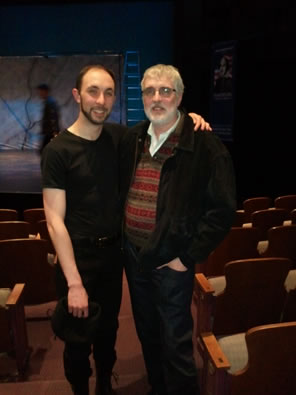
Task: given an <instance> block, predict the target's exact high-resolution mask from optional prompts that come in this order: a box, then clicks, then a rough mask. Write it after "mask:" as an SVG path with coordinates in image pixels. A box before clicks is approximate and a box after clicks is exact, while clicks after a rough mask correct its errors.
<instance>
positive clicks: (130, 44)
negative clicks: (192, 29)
mask: <svg viewBox="0 0 296 395" xmlns="http://www.w3.org/2000/svg"><path fill="white" fill-rule="evenodd" d="M172 32H173V1H158V2H147V1H137V2H133V1H126V2H119V1H106V2H88V1H86V2H82V1H81V2H75V1H74V2H69V1H61V2H56V1H51V2H48V1H25V0H23V1H13V0H12V1H10V2H6V3H5V4H4V5H2V2H1V5H0V56H7V55H8V56H9V55H36V54H46V53H49V54H94V53H97V52H101V51H107V52H108V51H112V52H121V53H124V52H125V51H126V50H128V49H136V50H139V51H140V52H141V68H142V70H144V69H145V68H147V67H148V66H150V65H152V64H154V63H156V62H164V63H171V62H172V61H173V59H172V57H173V41H172V39H171V37H172Z"/></svg>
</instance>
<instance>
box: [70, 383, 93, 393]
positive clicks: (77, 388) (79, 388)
mask: <svg viewBox="0 0 296 395" xmlns="http://www.w3.org/2000/svg"><path fill="white" fill-rule="evenodd" d="M71 387H72V391H73V395H89V388H88V382H87V383H85V384H78V385H76V384H75V385H74V384H71Z"/></svg>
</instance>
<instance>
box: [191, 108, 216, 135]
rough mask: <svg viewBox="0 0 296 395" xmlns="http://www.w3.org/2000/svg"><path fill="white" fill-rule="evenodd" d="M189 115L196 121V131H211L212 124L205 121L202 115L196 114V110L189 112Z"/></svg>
mask: <svg viewBox="0 0 296 395" xmlns="http://www.w3.org/2000/svg"><path fill="white" fill-rule="evenodd" d="M188 115H189V116H190V117H191V118H192V120H193V123H194V131H197V130H203V131H207V132H211V131H212V128H211V125H210V124H209V123H208V122H206V121H205V119H204V118H203V117H202V116H201V115H198V114H196V113H195V112H189V113H188Z"/></svg>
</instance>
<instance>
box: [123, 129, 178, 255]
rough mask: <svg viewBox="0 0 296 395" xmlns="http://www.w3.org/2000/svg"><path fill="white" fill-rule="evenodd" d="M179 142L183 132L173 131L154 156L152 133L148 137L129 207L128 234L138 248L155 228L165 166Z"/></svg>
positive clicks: (134, 181)
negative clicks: (150, 148)
mask: <svg viewBox="0 0 296 395" xmlns="http://www.w3.org/2000/svg"><path fill="white" fill-rule="evenodd" d="M178 142H179V135H178V134H177V133H175V132H173V133H172V134H171V135H170V136H169V137H168V138H167V140H166V141H165V142H164V143H163V145H162V146H161V147H160V148H159V150H158V151H157V152H156V154H155V155H154V156H153V157H152V156H151V154H150V152H149V145H150V136H149V135H147V137H146V140H145V144H144V150H143V152H142V155H141V160H140V162H139V163H138V166H137V168H136V171H135V175H134V179H133V183H132V185H131V188H130V190H129V193H128V198H127V205H126V210H125V233H126V236H127V238H128V240H129V241H130V242H131V243H133V244H134V245H136V246H137V247H143V246H144V245H145V243H146V241H147V239H148V238H149V236H150V234H151V233H152V232H153V230H154V227H155V221H156V206H157V194H158V186H159V181H160V174H161V169H162V166H163V164H164V162H165V161H166V159H167V158H169V157H170V156H171V155H172V153H173V150H174V148H175V146H176V145H177V144H178Z"/></svg>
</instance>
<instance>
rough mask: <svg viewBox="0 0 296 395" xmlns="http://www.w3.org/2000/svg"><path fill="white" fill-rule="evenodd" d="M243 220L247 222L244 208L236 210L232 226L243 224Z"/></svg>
mask: <svg viewBox="0 0 296 395" xmlns="http://www.w3.org/2000/svg"><path fill="white" fill-rule="evenodd" d="M245 222H247V221H246V214H245V212H244V210H236V212H235V217H234V221H233V224H232V226H233V227H240V226H243V224H244V223H245Z"/></svg>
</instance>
